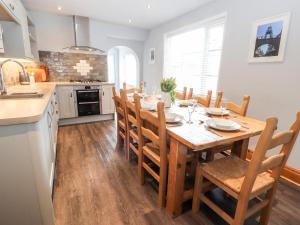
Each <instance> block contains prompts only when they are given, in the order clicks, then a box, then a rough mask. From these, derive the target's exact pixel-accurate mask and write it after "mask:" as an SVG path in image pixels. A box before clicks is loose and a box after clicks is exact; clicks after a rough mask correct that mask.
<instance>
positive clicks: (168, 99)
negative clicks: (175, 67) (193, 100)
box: [160, 77, 177, 107]
mask: <svg viewBox="0 0 300 225" xmlns="http://www.w3.org/2000/svg"><path fill="white" fill-rule="evenodd" d="M176 86H177V85H176V79H175V78H174V77H170V78H167V79H163V80H161V82H160V89H161V91H162V96H161V97H162V100H163V101H164V103H165V107H171V105H172V103H174V102H175V97H176V92H175V89H176Z"/></svg>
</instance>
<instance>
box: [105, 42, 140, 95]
mask: <svg viewBox="0 0 300 225" xmlns="http://www.w3.org/2000/svg"><path fill="white" fill-rule="evenodd" d="M107 64H108V80H109V82H112V83H115V85H116V89H117V90H118V91H119V90H120V89H121V88H122V86H123V82H126V84H127V85H128V86H130V87H134V88H135V87H137V86H138V85H139V82H140V76H139V69H140V68H139V59H138V57H137V55H136V53H135V52H134V51H133V50H132V49H130V48H128V47H125V46H116V47H113V48H111V49H110V50H109V51H108V54H107Z"/></svg>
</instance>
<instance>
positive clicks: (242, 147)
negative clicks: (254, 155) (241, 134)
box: [231, 138, 249, 160]
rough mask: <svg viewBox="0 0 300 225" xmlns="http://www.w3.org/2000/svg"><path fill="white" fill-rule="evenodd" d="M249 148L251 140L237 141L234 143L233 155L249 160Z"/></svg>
mask: <svg viewBox="0 0 300 225" xmlns="http://www.w3.org/2000/svg"><path fill="white" fill-rule="evenodd" d="M248 146H249V138H247V139H244V140H240V141H236V142H234V143H233V147H232V149H231V153H232V154H234V155H237V156H238V157H240V158H241V159H244V160H245V159H246V158H247V152H248Z"/></svg>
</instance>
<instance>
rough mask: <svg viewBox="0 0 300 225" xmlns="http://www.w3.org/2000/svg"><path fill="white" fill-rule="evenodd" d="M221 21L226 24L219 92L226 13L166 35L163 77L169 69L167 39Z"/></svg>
mask: <svg viewBox="0 0 300 225" xmlns="http://www.w3.org/2000/svg"><path fill="white" fill-rule="evenodd" d="M221 21H222V22H223V23H224V33H223V41H222V51H221V57H220V67H219V71H218V82H217V87H216V88H217V90H218V89H219V84H220V79H219V78H220V72H221V66H222V59H223V53H224V41H225V34H226V24H227V12H224V13H221V14H218V15H216V16H213V17H210V18H207V19H204V20H201V21H198V22H196V23H193V24H189V25H187V26H183V27H181V28H179V29H176V30H173V31H171V32H168V33H165V34H164V56H163V59H164V62H163V77H164V78H165V77H166V75H167V74H166V71H167V69H166V66H167V65H166V61H167V54H166V52H167V48H168V46H167V45H166V43H167V39H168V38H169V37H172V36H175V35H178V34H182V33H185V32H188V31H191V30H194V29H199V28H201V27H206V26H213V25H214V24H218V23H220V22H221ZM206 38H207V37H206ZM215 94H216V93H213V96H215Z"/></svg>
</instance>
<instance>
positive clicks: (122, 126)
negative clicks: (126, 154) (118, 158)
mask: <svg viewBox="0 0 300 225" xmlns="http://www.w3.org/2000/svg"><path fill="white" fill-rule="evenodd" d="M112 92H113V100H114V103H115V109H116V114H117V117H116V119H117V147H118V148H119V147H121V146H122V145H125V146H126V135H127V134H126V130H127V129H126V117H125V104H124V101H123V100H122V98H121V97H120V96H118V95H117V92H116V88H115V87H113V88H112Z"/></svg>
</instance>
